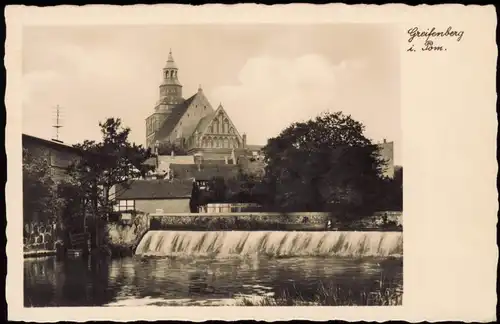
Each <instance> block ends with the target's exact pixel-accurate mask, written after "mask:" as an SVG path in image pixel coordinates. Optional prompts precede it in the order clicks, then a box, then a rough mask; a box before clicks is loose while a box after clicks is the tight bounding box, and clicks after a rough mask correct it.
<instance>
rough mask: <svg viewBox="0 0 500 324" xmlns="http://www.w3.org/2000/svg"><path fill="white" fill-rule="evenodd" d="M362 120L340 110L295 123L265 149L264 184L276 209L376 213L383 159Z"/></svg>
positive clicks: (355, 214) (348, 214)
mask: <svg viewBox="0 0 500 324" xmlns="http://www.w3.org/2000/svg"><path fill="white" fill-rule="evenodd" d="M363 132H364V126H363V124H362V123H360V122H358V121H356V120H354V119H352V118H351V117H350V116H346V115H344V114H342V113H341V112H336V113H327V114H322V115H320V116H318V117H316V118H315V119H311V120H309V121H306V122H299V123H294V124H292V125H291V126H289V127H288V128H286V129H285V130H283V131H282V132H281V134H280V135H279V136H277V137H275V138H271V139H269V141H268V143H267V145H266V146H265V147H264V148H263V152H264V154H265V162H266V169H265V175H264V179H263V183H264V184H265V186H266V190H267V196H268V197H274V205H275V207H276V208H278V209H281V210H284V211H298V210H299V211H336V212H337V213H339V215H338V216H339V217H340V218H343V219H351V218H353V217H359V216H361V215H366V214H369V213H371V211H370V209H373V208H375V206H374V200H376V196H377V189H378V185H379V181H380V179H381V175H382V168H383V167H384V164H385V163H384V161H383V160H382V159H381V158H380V156H379V151H378V148H377V147H376V146H375V145H373V144H372V143H371V141H370V140H369V139H368V138H366V137H365V136H364V134H363Z"/></svg>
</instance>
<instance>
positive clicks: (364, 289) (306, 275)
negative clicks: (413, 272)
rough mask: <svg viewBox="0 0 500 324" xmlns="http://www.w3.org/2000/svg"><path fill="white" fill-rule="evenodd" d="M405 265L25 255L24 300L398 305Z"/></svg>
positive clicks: (369, 260) (370, 260)
mask: <svg viewBox="0 0 500 324" xmlns="http://www.w3.org/2000/svg"><path fill="white" fill-rule="evenodd" d="M402 263H403V262H402V258H392V257H391V258H388V257H384V258H377V257H363V258H352V257H351V258H349V257H338V256H331V257H308V256H300V257H283V258H269V257H237V258H200V257H196V258H195V257H193V258H182V259H180V258H176V257H166V256H163V257H158V256H157V257H151V256H141V255H136V256H133V257H127V258H121V259H110V258H104V259H103V258H100V259H92V258H88V259H83V258H76V259H66V260H64V261H59V260H56V258H55V257H46V258H33V259H25V261H24V304H25V307H44V306H143V305H182V306H189V305H200V306H208V305H268V304H269V303H270V301H274V302H275V303H276V301H279V305H298V304H305V305H394V304H395V305H399V304H401V303H402V284H403V279H402V267H403V264H402ZM266 303H267V304H266Z"/></svg>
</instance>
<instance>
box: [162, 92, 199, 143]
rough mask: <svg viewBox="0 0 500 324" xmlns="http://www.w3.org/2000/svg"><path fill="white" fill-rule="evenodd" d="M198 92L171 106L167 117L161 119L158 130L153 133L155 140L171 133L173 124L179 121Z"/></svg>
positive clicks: (175, 124)
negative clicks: (161, 122)
mask: <svg viewBox="0 0 500 324" xmlns="http://www.w3.org/2000/svg"><path fill="white" fill-rule="evenodd" d="M197 94H198V93H195V94H194V95H192V96H191V97H189V98H188V99H186V100H184V102H183V103H180V104H177V105H175V106H174V107H173V108H172V111H171V112H170V114H169V115H168V117H167V118H166V119H165V120H164V121H163V124H162V125H161V127H160V129H159V131H158V132H157V133H156V134H155V140H160V139H163V138H165V137H167V136H169V135H170V133H172V131H173V130H174V128H175V126H177V124H178V123H179V121H180V119H181V117H182V116H183V115H184V113H185V112H186V110H187V109H188V108H189V105H190V104H191V102H193V100H194V98H195V97H196V95H197Z"/></svg>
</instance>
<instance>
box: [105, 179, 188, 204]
mask: <svg viewBox="0 0 500 324" xmlns="http://www.w3.org/2000/svg"><path fill="white" fill-rule="evenodd" d="M192 188H193V181H192V180H190V181H179V180H172V181H170V180H131V181H129V182H128V183H125V184H121V185H116V187H115V192H116V199H169V198H170V199H171V198H190V197H191V190H192Z"/></svg>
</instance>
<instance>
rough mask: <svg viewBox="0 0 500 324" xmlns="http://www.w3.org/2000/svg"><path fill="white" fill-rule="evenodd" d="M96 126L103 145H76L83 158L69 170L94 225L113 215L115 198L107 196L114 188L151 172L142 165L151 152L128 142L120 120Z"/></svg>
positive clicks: (89, 143)
mask: <svg viewBox="0 0 500 324" xmlns="http://www.w3.org/2000/svg"><path fill="white" fill-rule="evenodd" d="M99 126H100V127H101V133H102V141H101V142H96V141H88V140H85V141H84V142H83V143H81V144H77V145H75V147H77V148H79V149H80V150H82V151H83V152H84V154H83V158H82V159H81V160H80V161H79V162H77V163H75V164H74V165H72V166H71V168H70V173H71V174H72V176H73V178H74V181H75V183H76V185H77V186H78V188H79V190H80V193H81V194H80V196H81V197H83V198H84V200H85V201H87V202H89V204H90V205H89V206H88V207H89V209H90V210H91V211H92V213H93V214H94V215H96V216H97V217H95V219H96V220H97V221H98V220H99V219H100V218H102V219H106V217H107V215H108V213H109V212H111V211H112V207H113V205H114V203H115V197H116V194H117V193H115V194H114V195H112V196H111V195H110V190H111V188H112V187H113V186H115V185H117V184H123V185H125V184H127V183H128V180H130V179H134V178H139V177H144V176H145V174H146V173H147V171H149V170H150V169H151V167H150V166H147V165H144V164H143V163H144V161H145V160H146V159H148V158H149V157H150V156H151V153H150V151H149V150H147V149H145V148H143V147H142V146H140V145H136V144H134V143H130V142H129V141H128V136H129V133H130V128H128V127H123V126H122V123H121V120H120V119H114V118H108V119H107V120H106V121H105V122H103V123H99ZM125 189H126V186H125ZM96 226H97V225H96Z"/></svg>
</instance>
